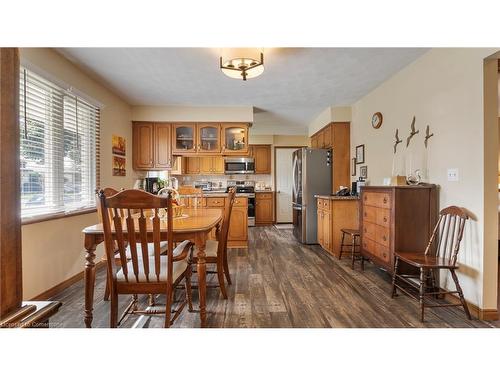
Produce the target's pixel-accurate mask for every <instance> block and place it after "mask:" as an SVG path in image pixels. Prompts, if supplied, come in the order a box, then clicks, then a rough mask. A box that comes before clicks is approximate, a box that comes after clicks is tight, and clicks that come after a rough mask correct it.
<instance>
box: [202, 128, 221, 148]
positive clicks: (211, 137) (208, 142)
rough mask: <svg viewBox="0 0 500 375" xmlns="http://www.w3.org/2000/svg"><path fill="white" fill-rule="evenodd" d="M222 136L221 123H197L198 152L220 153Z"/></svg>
mask: <svg viewBox="0 0 500 375" xmlns="http://www.w3.org/2000/svg"><path fill="white" fill-rule="evenodd" d="M220 138H221V137H220V124H197V145H196V149H197V151H198V153H204V154H213V153H216V154H217V153H220V151H221V142H220Z"/></svg>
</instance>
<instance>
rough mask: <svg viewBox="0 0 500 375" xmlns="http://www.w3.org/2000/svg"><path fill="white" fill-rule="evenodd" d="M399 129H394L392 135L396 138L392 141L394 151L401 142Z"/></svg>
mask: <svg viewBox="0 0 500 375" xmlns="http://www.w3.org/2000/svg"><path fill="white" fill-rule="evenodd" d="M398 133H399V129H396V134H394V137H395V138H396V140H395V141H394V153H396V148H397V147H398V145H399V144H400V143H401V142H403V141H402V140H401V139H399V134H398Z"/></svg>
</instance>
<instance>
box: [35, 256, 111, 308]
mask: <svg viewBox="0 0 500 375" xmlns="http://www.w3.org/2000/svg"><path fill="white" fill-rule="evenodd" d="M105 265H106V259H103V260H100V261H99V262H97V263H96V265H95V268H96V270H98V269H99V268H101V267H104V266H105ZM84 275H85V272H84V271H82V272H79V273H77V274H76V275H75V276H72V277H70V278H69V279H67V280H64V281H63V282H62V283H59V284H57V285H55V286H53V287H52V288H50V289H48V290H46V291H45V292H42V293H40V294H39V295H37V296H36V297H33V298H31V299H30V301H48V300H50V299H51V298H52V297H54V296H55V295H56V294H58V293H60V292H62V291H63V290H64V289H66V288H69V287H70V286H71V285H73V284H74V283H76V282H78V281H80V280H82V279H83V277H84Z"/></svg>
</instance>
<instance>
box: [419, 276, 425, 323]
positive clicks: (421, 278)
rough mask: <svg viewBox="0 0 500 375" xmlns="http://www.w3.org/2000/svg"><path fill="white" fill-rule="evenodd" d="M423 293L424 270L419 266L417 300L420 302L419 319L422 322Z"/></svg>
mask: <svg viewBox="0 0 500 375" xmlns="http://www.w3.org/2000/svg"><path fill="white" fill-rule="evenodd" d="M424 293H425V270H424V268H423V267H421V268H420V288H419V302H420V321H421V322H422V323H423V322H424V309H425V306H424Z"/></svg>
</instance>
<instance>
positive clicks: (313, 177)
mask: <svg viewBox="0 0 500 375" xmlns="http://www.w3.org/2000/svg"><path fill="white" fill-rule="evenodd" d="M332 157H333V155H332V151H331V150H320V149H313V148H307V147H303V148H299V149H298V150H297V151H295V152H294V153H293V156H292V178H293V185H292V201H293V203H292V205H293V234H294V235H295V237H296V238H297V240H299V241H300V242H302V243H305V244H315V243H318V239H317V233H318V232H317V212H316V198H314V195H315V194H326V195H330V194H331V193H332Z"/></svg>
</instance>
